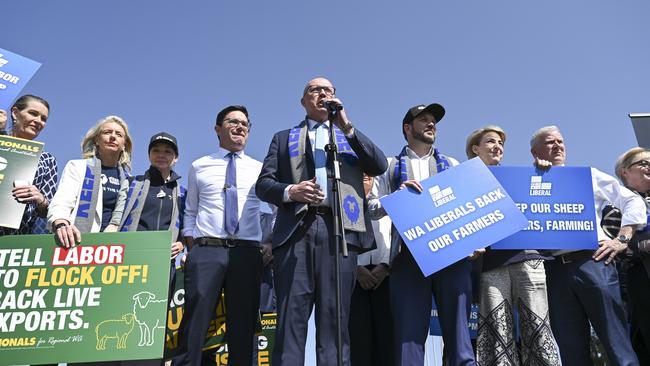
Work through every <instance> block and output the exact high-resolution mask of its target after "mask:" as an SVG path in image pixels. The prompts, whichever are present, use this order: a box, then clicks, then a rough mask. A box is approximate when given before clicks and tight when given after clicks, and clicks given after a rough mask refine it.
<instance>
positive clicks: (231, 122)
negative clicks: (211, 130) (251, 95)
mask: <svg viewBox="0 0 650 366" xmlns="http://www.w3.org/2000/svg"><path fill="white" fill-rule="evenodd" d="M223 123H227V124H228V126H230V127H238V126H240V125H241V126H242V128H244V129H246V130H250V128H251V126H253V124H252V123H251V122H249V121H244V120H241V119H224V120H223Z"/></svg>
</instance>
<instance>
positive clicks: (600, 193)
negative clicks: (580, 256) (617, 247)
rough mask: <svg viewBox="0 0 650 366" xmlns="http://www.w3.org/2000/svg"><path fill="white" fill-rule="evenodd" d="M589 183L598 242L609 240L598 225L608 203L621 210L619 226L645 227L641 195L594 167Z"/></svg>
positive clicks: (557, 253) (561, 251) (644, 211)
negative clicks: (592, 192) (591, 190)
mask: <svg viewBox="0 0 650 366" xmlns="http://www.w3.org/2000/svg"><path fill="white" fill-rule="evenodd" d="M551 169H553V168H551ZM591 185H592V188H593V190H594V208H595V210H596V233H597V234H598V241H599V242H600V241H603V240H609V237H608V236H607V234H605V231H604V230H603V228H602V227H601V226H600V221H601V220H602V214H603V208H605V206H607V205H608V204H611V205H612V206H614V207H618V208H619V209H620V210H621V215H622V217H621V226H627V225H631V226H632V227H633V228H634V229H635V230H639V229H642V228H644V227H645V225H646V221H647V219H648V218H647V216H646V206H645V202H644V201H643V198H641V196H639V195H638V194H636V193H634V192H632V191H630V190H629V189H627V188H625V187H624V186H623V185H622V184H620V183H619V181H618V180H617V179H616V178H614V177H612V176H611V175H609V174H605V173H603V172H601V171H600V170H598V169H596V168H591ZM574 251H576V250H573V249H571V250H555V251H553V252H552V254H553V255H554V256H558V255H561V254H566V253H569V252H574Z"/></svg>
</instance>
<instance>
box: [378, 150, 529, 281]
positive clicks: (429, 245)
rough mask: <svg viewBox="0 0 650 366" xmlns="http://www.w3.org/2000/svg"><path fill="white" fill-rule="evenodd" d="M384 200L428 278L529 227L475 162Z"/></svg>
mask: <svg viewBox="0 0 650 366" xmlns="http://www.w3.org/2000/svg"><path fill="white" fill-rule="evenodd" d="M420 183H421V184H422V187H423V188H424V191H423V192H422V193H417V192H415V191H413V190H410V189H403V190H399V191H397V192H394V193H392V194H390V195H388V196H385V197H382V198H381V203H382V205H383V207H384V208H385V209H386V212H387V213H388V215H389V216H390V218H391V220H392V221H393V225H394V226H395V227H396V228H397V230H398V231H399V233H400V236H401V237H402V239H403V240H404V243H406V245H407V246H408V248H409V250H410V251H411V253H412V254H413V257H414V258H415V260H416V262H417V263H418V266H419V267H420V269H421V270H422V273H423V274H424V275H425V276H428V275H430V274H432V273H435V272H436V271H439V270H441V269H443V268H445V267H447V266H448V265H450V264H452V263H455V262H457V261H458V260H460V259H462V258H464V257H466V256H468V255H470V254H471V253H472V252H473V251H474V250H476V249H479V248H484V247H486V246H488V245H490V244H492V243H494V242H496V241H499V240H501V239H503V238H505V237H507V236H509V235H512V234H514V233H515V232H517V231H519V230H521V229H523V228H524V227H526V225H527V220H526V218H525V217H524V215H523V214H522V213H521V212H520V211H519V209H518V208H517V206H515V204H514V202H513V201H512V199H511V198H510V197H509V196H508V194H507V192H506V191H505V190H504V189H503V187H501V185H500V184H499V182H498V181H497V180H496V178H494V176H493V175H492V174H491V173H490V171H489V170H488V169H487V168H486V167H485V165H484V164H483V162H482V161H481V160H480V159H478V158H474V159H471V160H468V161H466V162H464V163H462V164H460V165H458V166H456V167H453V168H451V169H448V170H445V171H443V172H441V173H439V174H436V175H434V176H432V177H430V178H428V179H425V180H423V181H422V182H420Z"/></svg>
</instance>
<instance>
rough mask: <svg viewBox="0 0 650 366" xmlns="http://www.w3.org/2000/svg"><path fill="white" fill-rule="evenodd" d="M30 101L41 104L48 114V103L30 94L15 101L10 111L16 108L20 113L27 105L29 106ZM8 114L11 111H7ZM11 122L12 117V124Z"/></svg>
mask: <svg viewBox="0 0 650 366" xmlns="http://www.w3.org/2000/svg"><path fill="white" fill-rule="evenodd" d="M32 101H36V102H39V103H41V104H43V105H44V106H45V108H47V111H48V112H49V111H50V103H48V102H47V100H45V99H43V98H41V97H38V96H36V95H31V94H25V95H23V96H22V97H20V98H18V99H17V100H16V102H15V103H14V105H12V106H11V108H10V109H14V108H16V109H18V110H19V111H22V110H24V109H25V108H27V104H29V102H32ZM9 114H11V110H10V111H9ZM13 120H14V117H13V115H12V116H11V121H12V122H13Z"/></svg>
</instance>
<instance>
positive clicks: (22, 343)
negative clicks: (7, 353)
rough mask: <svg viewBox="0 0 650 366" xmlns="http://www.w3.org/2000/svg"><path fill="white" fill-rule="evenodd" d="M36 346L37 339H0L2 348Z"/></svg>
mask: <svg viewBox="0 0 650 366" xmlns="http://www.w3.org/2000/svg"><path fill="white" fill-rule="evenodd" d="M35 345H36V337H31V338H27V337H23V338H0V347H12V348H13V347H32V346H35Z"/></svg>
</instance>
